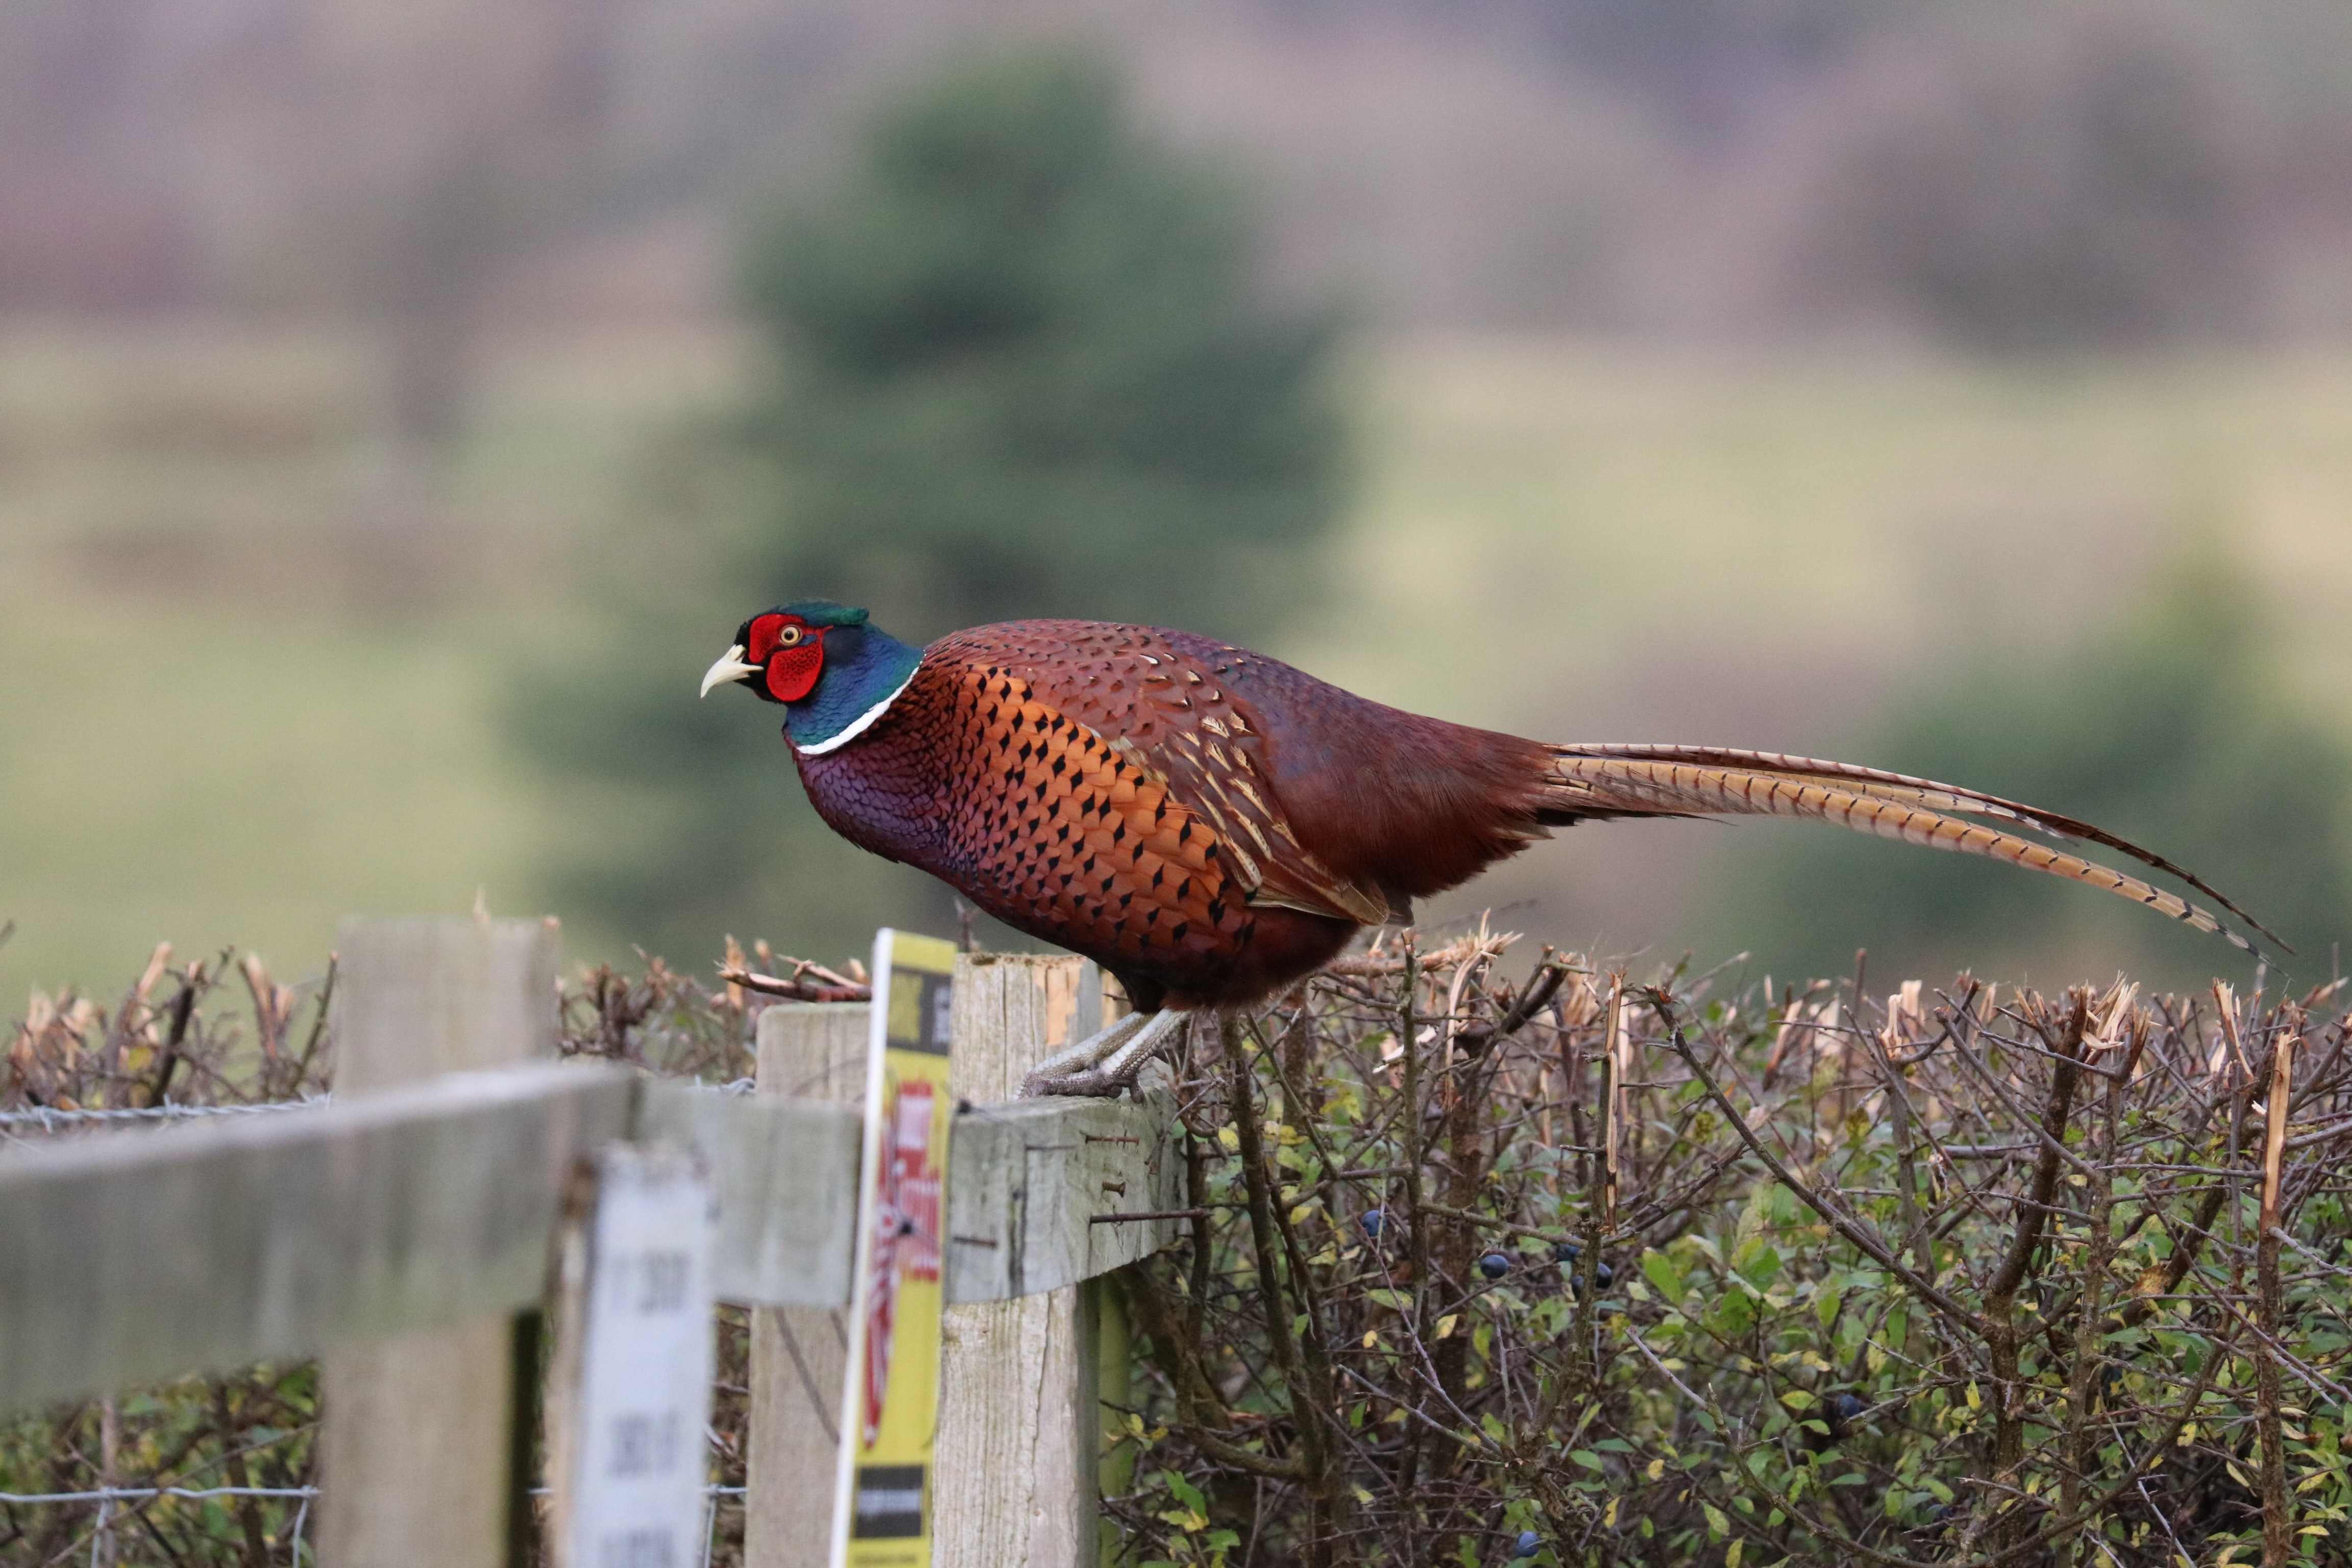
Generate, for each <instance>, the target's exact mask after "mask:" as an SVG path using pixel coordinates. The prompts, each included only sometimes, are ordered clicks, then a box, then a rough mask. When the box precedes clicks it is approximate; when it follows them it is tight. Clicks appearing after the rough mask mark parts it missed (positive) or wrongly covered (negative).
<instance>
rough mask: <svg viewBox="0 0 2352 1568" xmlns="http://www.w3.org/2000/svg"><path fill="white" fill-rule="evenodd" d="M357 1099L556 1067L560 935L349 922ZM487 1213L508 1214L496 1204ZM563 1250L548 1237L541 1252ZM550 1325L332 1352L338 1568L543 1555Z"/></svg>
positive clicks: (333, 1554) (323, 1472)
mask: <svg viewBox="0 0 2352 1568" xmlns="http://www.w3.org/2000/svg"><path fill="white" fill-rule="evenodd" d="M338 946H339V952H340V955H341V983H340V984H338V985H337V986H336V988H335V1017H334V1024H335V1078H336V1088H337V1089H338V1091H339V1092H341V1093H342V1094H344V1095H357V1094H365V1093H367V1092H369V1091H371V1090H374V1089H386V1088H391V1087H394V1086H397V1085H400V1084H404V1083H411V1082H415V1081H416V1080H418V1079H425V1078H429V1077H432V1076H434V1075H436V1074H438V1073H445V1072H451V1071H465V1070H468V1069H472V1068H489V1067H502V1066H506V1065H508V1064H510V1063H514V1062H520V1061H523V1060H526V1059H528V1058H532V1057H544V1056H551V1055H552V1054H553V1053H554V1049H555V1037H556V1017H555V1006H556V992H555V975H556V932H555V923H554V922H553V921H493V920H490V919H488V918H487V917H478V918H475V919H470V920H469V919H466V918H464V917H457V918H452V919H429V918H428V919H410V920H393V921H352V922H347V923H346V924H345V926H344V928H343V932H342V936H341V942H340V943H339V944H338ZM473 1201H474V1203H476V1204H477V1205H482V1206H484V1207H486V1208H489V1209H496V1208H498V1207H499V1206H500V1205H501V1204H502V1202H503V1198H502V1195H501V1194H499V1192H498V1190H497V1189H496V1188H494V1187H488V1186H484V1187H481V1188H479V1189H478V1190H477V1192H476V1194H475V1196H474V1200H473ZM546 1236H547V1233H545V1232H542V1235H541V1241H542V1246H543V1245H544V1243H545V1240H546ZM537 1321H538V1318H537V1314H536V1311H535V1310H534V1311H533V1312H532V1313H531V1314H530V1315H529V1316H527V1317H523V1318H512V1317H508V1316H495V1317H486V1318H482V1319H478V1320H477V1321H473V1322H470V1323H465V1324H460V1325H458V1326H457V1327H454V1328H446V1329H431V1330H425V1331H417V1332H411V1333H404V1334H401V1335H398V1336H396V1337H394V1338H391V1339H382V1340H374V1341H371V1342H366V1343H363V1344H357V1345H353V1346H350V1347H348V1348H342V1349H336V1350H331V1351H330V1352H328V1353H327V1354H326V1355H324V1356H323V1357H321V1358H320V1532H319V1534H320V1556H321V1558H323V1559H324V1560H325V1561H326V1562H328V1563H333V1564H334V1565H335V1568H409V1565H410V1564H415V1563H433V1564H435V1565H436V1568H495V1565H496V1564H499V1563H504V1562H507V1561H509V1559H513V1560H515V1561H517V1562H520V1560H521V1559H522V1558H523V1556H524V1555H525V1554H526V1552H527V1550H528V1547H529V1527H530V1505H529V1499H528V1494H527V1490H526V1489H527V1487H528V1485H529V1483H530V1479H531V1477H530V1475H529V1474H528V1473H526V1472H527V1471H528V1470H529V1469H530V1461H531V1454H530V1443H531V1438H532V1435H533V1431H534V1429H535V1427H536V1426H537V1421H536V1413H535V1411H534V1410H532V1409H531V1408H530V1404H531V1402H532V1401H533V1399H534V1397H535V1394H536V1388H535V1386H534V1385H533V1384H530V1382H528V1381H527V1380H526V1379H525V1378H519V1377H518V1375H517V1372H518V1368H525V1369H528V1372H529V1373H530V1374H531V1375H535V1373H536V1370H537V1369H536V1362H537V1360H538V1354H537V1336H536V1332H535V1329H536V1324H537Z"/></svg>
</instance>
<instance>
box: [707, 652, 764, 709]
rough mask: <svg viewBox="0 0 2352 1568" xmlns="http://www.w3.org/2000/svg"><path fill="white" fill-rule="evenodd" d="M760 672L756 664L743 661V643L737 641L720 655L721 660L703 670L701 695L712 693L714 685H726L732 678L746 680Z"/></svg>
mask: <svg viewBox="0 0 2352 1568" xmlns="http://www.w3.org/2000/svg"><path fill="white" fill-rule="evenodd" d="M759 673H760V667H759V666H758V665H756V664H745V663H744V662H743V645H742V644H741V643H737V644H736V645H735V646H734V647H730V648H729V649H728V650H727V651H726V652H725V653H722V654H720V655H719V662H718V663H717V664H714V665H712V666H711V667H710V668H709V669H706V670H704V671H703V672H702V692H701V695H703V696H705V697H708V696H709V695H710V689H711V688H712V687H714V686H724V685H726V684H727V683H728V682H729V681H730V680H746V679H750V678H751V677H752V676H755V675H757V674H759Z"/></svg>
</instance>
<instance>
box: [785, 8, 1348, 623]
mask: <svg viewBox="0 0 2352 1568" xmlns="http://www.w3.org/2000/svg"><path fill="white" fill-rule="evenodd" d="M1250 233H1251V226H1250V224H1249V223H1248V222H1247V221H1246V217H1245V211H1244V206H1243V205H1242V203H1241V202H1240V201H1238V200H1237V199H1236V197H1235V195H1234V192H1233V190H1232V189H1231V187H1230V186H1229V185H1228V184H1227V183H1226V182H1225V181H1224V180H1223V179H1222V178H1221V177H1220V176H1219V175H1218V174H1216V173H1215V172H1213V171H1212V170H1210V169H1207V168H1205V167H1202V166H1201V165H1199V164H1196V163H1190V162H1187V161H1185V160H1183V159H1181V158H1180V157H1178V156H1177V155H1175V154H1174V153H1171V152H1169V151H1167V150H1165V149H1163V148H1161V147H1160V146H1158V145H1156V144H1154V143H1153V142H1151V141H1150V139H1149V138H1148V137H1147V136H1146V135H1145V134H1144V132H1142V131H1141V130H1139V128H1138V127H1137V126H1135V125H1134V124H1133V123H1132V122H1131V121H1130V120H1129V116H1128V114H1127V112H1126V109H1125V106H1124V104H1123V102H1122V95H1121V93H1120V91H1119V89H1118V82H1117V79H1116V78H1115V77H1114V76H1113V75H1112V73H1111V70H1110V68H1108V66H1107V65H1106V64H1104V63H1103V62H1102V61H1100V60H1099V59H1097V58H1095V57H1092V56H1090V55H1085V54H1077V53H1065V52H1051V53H1044V54H1021V55H1009V56H1004V57H1001V58H994V59H992V60H988V61H985V62H983V63H981V64H979V65H976V66H971V67H968V68H963V69H961V70H958V71H956V72H954V73H953V74H951V75H950V76H947V77H945V78H942V79H939V80H937V81H935V82H933V83H931V84H930V85H929V86H928V87H927V88H926V89H923V90H922V91H920V92H919V93H918V94H917V95H916V96H915V97H914V98H912V99H911V100H908V102H906V103H904V104H903V105H901V106H899V107H898V108H897V109H895V110H893V111H892V112H890V113H888V114H887V115H886V116H885V117H884V118H883V119H882V121H880V123H879V124H878V125H877V126H876V128H875V131H874V133H873V135H872V137H871V139H870V141H869V142H868V144H867V147H866V154H865V157H864V159H863V160H862V162H861V163H859V165H858V167H857V169H856V175H855V177H854V178H852V179H851V180H849V181H848V182H846V183H845V184H842V185H841V186H839V187H838V188H837V189H835V191H834V192H833V193H831V194H830V195H826V196H824V197H822V198H819V199H817V200H814V201H812V202H805V203H801V204H796V205H793V206H791V207H789V208H787V209H786V210H785V211H784V213H783V214H782V216H781V217H780V218H779V219H778V220H777V221H776V222H775V223H773V224H772V226H769V227H768V229H767V230H766V232H765V233H764V235H763V236H762V237H761V238H760V239H759V240H758V241H757V242H756V244H755V245H754V246H753V247H752V248H751V254H750V256H749V258H748V262H747V266H746V268H745V289H746V292H747V294H748V296H749V298H750V300H751V307H752V310H754V312H755V313H756V314H757V315H758V317H759V318H760V321H761V324H762V325H763V326H764V327H765V328H766V329H767V331H768V332H769V333H770V335H771V337H772V340H773V342H774V344H775V347H776V350H777V360H778V363H779V364H780V366H781V371H782V374H781V375H780V378H779V382H778V384H777V386H776V388H775V392H774V396H773V400H772V403H771V405H770V406H769V408H768V410H767V411H766V415H765V418H764V421H763V426H762V427H763V430H764V432H765V433H766V435H767V436H768V437H769V438H770V440H771V441H772V446H773V449H774V451H775V453H776V455H777V457H778V458H781V459H782V463H783V466H784V468H785V474H786V481H785V487H784V489H783V492H782V495H783V500H782V510H783V512H784V516H785V520H786V523H787V526H786V527H785V528H784V529H783V530H782V531H780V535H779V540H780V542H779V546H778V548H777V549H776V550H775V551H774V552H772V553H771V554H768V555H766V556H765V558H764V559H763V561H762V563H761V564H762V565H763V566H764V567H766V568H767V570H768V572H769V580H771V581H772V582H775V583H776V584H779V585H787V586H792V587H794V588H795V589H796V591H798V592H801V593H811V592H822V593H825V594H827V595H831V596H833V597H835V598H840V599H845V600H847V601H849V602H851V603H860V604H863V603H869V602H870V603H873V604H876V605H883V606H887V619H888V622H889V624H890V625H892V626H898V627H902V628H905V627H909V626H917V625H920V626H924V628H925V629H926V630H927V631H932V632H937V631H946V630H950V629H952V628H954V627H956V626H966V625H970V624H971V623H973V622H976V621H982V620H987V619H999V618H1003V617H1005V616H1013V615H1059V616H1090V617H1094V618H1098V619H1145V620H1153V621H1160V622H1172V623H1177V624H1190V625H1192V626H1196V627H1198V628H1200V629H1202V630H1215V631H1220V632H1228V633H1230V634H1232V635H1240V634H1242V633H1244V632H1245V631H1249V630H1253V629H1255V628H1259V627H1263V626H1265V625H1266V624H1267V623H1268V621H1269V619H1270V618H1272V617H1273V616H1276V615H1278V614H1279V613H1280V612H1281V610H1282V608H1283V607H1284V606H1286V605H1290V604H1292V603H1293V602H1295V600H1296V597H1297V594H1298V592H1299V591H1300V589H1301V588H1302V587H1304V586H1306V585H1307V568H1308V567H1309V565H1310V562H1311V558H1310V557H1309V556H1308V555H1307V554H1306V553H1305V552H1303V550H1302V549H1301V547H1302V546H1305V545H1308V544H1311V543H1313V542H1315V541H1317V540H1318V538H1319V537H1320V535H1321V534H1322V532H1323V531H1324V529H1325V528H1326V526H1327V525H1328V522H1329V521H1330V520H1331V517H1332V515H1333V511H1334V501H1335V499H1336V498H1335V493H1334V481H1335V479H1336V477H1337V468H1338V465H1337V458H1338V453H1339V443H1338V426H1337V422H1336V420H1335V418H1334V416H1333V413H1332V409H1331V406H1330V405H1329V402H1328V398H1327V397H1326V395H1325V392H1324V376H1323V373H1324V368H1325V366H1326V364H1327V363H1328V356H1329V351H1330V348H1331V345H1332V341H1333V324H1334V323H1333V321H1332V319H1331V317H1330V315H1329V314H1328V312H1319V311H1283V310H1272V309H1268V308H1266V307H1265V306H1263V305H1261V304H1259V303H1256V302H1255V301H1254V300H1253V299H1252V297H1251V290H1250V288H1249V261H1250ZM900 635H902V636H904V635H907V633H906V631H905V630H902V631H901V633H900Z"/></svg>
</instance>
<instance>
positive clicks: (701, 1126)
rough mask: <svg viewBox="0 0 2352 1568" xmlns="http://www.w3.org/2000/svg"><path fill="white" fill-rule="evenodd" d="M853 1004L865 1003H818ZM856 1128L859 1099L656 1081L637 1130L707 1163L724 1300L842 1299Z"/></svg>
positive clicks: (808, 1302) (839, 1008)
mask: <svg viewBox="0 0 2352 1568" xmlns="http://www.w3.org/2000/svg"><path fill="white" fill-rule="evenodd" d="M851 1005H855V1006H856V1007H858V1008H861V1009H862V1008H863V1007H864V1004H863V1003H857V1004H848V1005H835V1006H831V1007H827V1008H823V1009H813V1010H814V1011H822V1012H844V1011H846V1010H847V1008H848V1006H851ZM782 1011H784V1009H782V1008H780V1007H771V1008H770V1009H768V1012H769V1013H770V1014H776V1013H782ZM858 1027H860V1028H863V1027H864V1025H863V1024H862V1023H861V1024H859V1025H858ZM857 1132H858V1114H857V1109H856V1107H855V1106H850V1105H831V1104H825V1103H824V1102H822V1101H818V1100H788V1099H784V1098H782V1097H781V1096H777V1097H770V1096H766V1095H760V1096H752V1095H741V1094H726V1093H722V1092H720V1091H719V1090H718V1089H703V1088H698V1087H696V1086H693V1085H689V1084H678V1083H648V1084H646V1087H645V1100H644V1104H643V1109H642V1110H641V1112H640V1115H639V1120H638V1124H637V1129H636V1132H635V1136H636V1137H638V1138H640V1139H642V1140H644V1141H646V1142H667V1143H676V1144H677V1145H679V1146H680V1147H682V1148H688V1149H692V1150H693V1151H694V1152H696V1153H698V1154H699V1155H700V1156H701V1157H702V1161H703V1163H704V1165H705V1166H706V1167H707V1168H708V1169H709V1173H710V1183H711V1187H712V1189H713V1190H714V1191H715V1192H716V1193H717V1194H718V1197H719V1242H718V1253H717V1280H718V1290H719V1300H722V1301H741V1302H747V1303H759V1304H761V1305H767V1306H778V1305H791V1306H808V1307H835V1306H839V1305H841V1304H843V1303H844V1302H846V1301H847V1300H849V1259H850V1252H851V1248H852V1247H853V1245H854V1243H855V1239H856V1238H855V1235H854V1226H855V1225H856V1215H855V1212H854V1208H853V1205H855V1203H856V1196H857Z"/></svg>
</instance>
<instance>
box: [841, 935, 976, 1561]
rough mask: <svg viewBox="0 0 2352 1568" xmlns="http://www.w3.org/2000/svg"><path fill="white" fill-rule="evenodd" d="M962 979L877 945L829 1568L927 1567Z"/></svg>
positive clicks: (936, 952) (896, 941)
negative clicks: (953, 1011)
mask: <svg viewBox="0 0 2352 1568" xmlns="http://www.w3.org/2000/svg"><path fill="white" fill-rule="evenodd" d="M954 975H955V947H954V945H953V944H952V943H950V942H940V941H939V940H937V939H936V938H932V937H925V936H909V935H908V934H906V933H904V932H902V931H891V930H888V929H887V928H885V929H884V930H882V931H878V932H877V933H876V935H875V938H874V996H875V1007H874V1034H873V1040H872V1045H871V1047H870V1050H869V1054H868V1056H867V1058H866V1146H865V1156H864V1162H863V1163H862V1164H861V1166H860V1167H859V1175H858V1204H857V1212H858V1215H859V1216H860V1219H859V1225H858V1232H857V1255H856V1265H855V1269H854V1272H853V1273H852V1275H851V1279H852V1281H853V1284H852V1289H851V1295H850V1302H849V1361H848V1377H847V1379H846V1380H845V1381H846V1386H845V1388H844V1390H843V1397H842V1416H841V1436H842V1443H841V1466H840V1470H839V1472H838V1474H837V1476H836V1478H835V1491H834V1510H833V1558H832V1561H833V1564H834V1568H930V1561H931V1440H932V1438H933V1437H934V1436H937V1434H938V1431H939V1418H940V1306H941V1305H942V1302H943V1300H944V1286H943V1280H942V1276H943V1273H944V1268H943V1255H944V1248H945V1243H946V1239H947V1237H946V1226H947V1194H946V1181H947V1168H948V1127H949V1124H950V1121H952V1120H953V1116H952V1112H953V1110H954V1101H953V1100H952V1099H950V1096H949V1093H948V1002H949V997H950V989H949V988H950V984H952V982H953V979H954Z"/></svg>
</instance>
